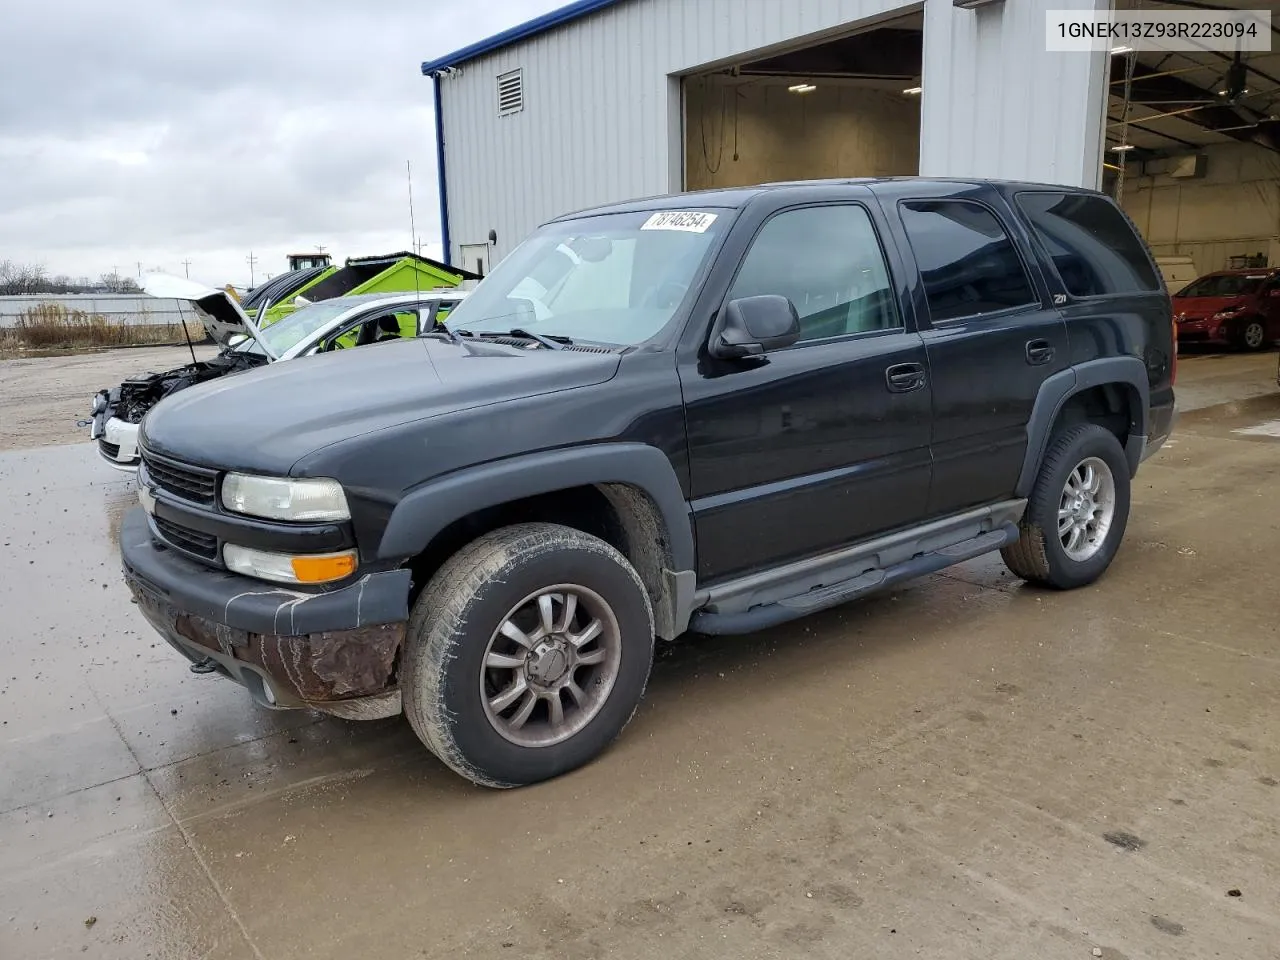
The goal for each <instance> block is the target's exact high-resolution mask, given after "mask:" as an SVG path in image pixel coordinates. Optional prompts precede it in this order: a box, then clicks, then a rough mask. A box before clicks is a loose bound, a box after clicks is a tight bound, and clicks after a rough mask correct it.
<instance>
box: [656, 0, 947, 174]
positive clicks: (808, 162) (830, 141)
mask: <svg viewBox="0 0 1280 960" xmlns="http://www.w3.org/2000/svg"><path fill="white" fill-rule="evenodd" d="M923 40H924V16H923V14H922V13H919V12H916V13H912V14H910V15H907V16H904V17H900V18H897V19H894V20H892V21H888V22H882V23H879V24H877V25H876V26H874V27H871V28H866V29H862V30H859V31H856V32H851V33H847V34H844V35H841V36H838V37H834V38H832V37H825V38H823V39H822V40H820V41H816V42H813V43H810V44H809V45H807V46H802V47H795V48H790V49H787V50H785V51H782V52H778V51H776V50H775V51H770V52H769V53H767V54H762V55H755V56H748V57H745V58H742V59H741V60H740V61H738V62H736V63H733V64H729V65H727V66H726V65H720V66H718V67H717V68H716V69H714V70H708V71H703V72H698V73H694V74H692V75H689V76H686V77H684V78H682V80H681V87H682V99H683V104H684V144H683V147H684V153H683V166H684V188H685V189H686V190H702V189H709V188H716V187H736V186H745V185H748V184H753V183H768V182H771V181H780V180H820V179H826V178H843V177H886V176H914V175H915V174H917V173H918V172H919V169H920V99H921V94H922V88H921V84H920V72H921V64H922V59H923Z"/></svg>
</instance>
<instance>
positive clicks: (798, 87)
mask: <svg viewBox="0 0 1280 960" xmlns="http://www.w3.org/2000/svg"><path fill="white" fill-rule="evenodd" d="M787 89H788V90H790V91H791V92H792V93H813V91H815V90H817V89H818V88H817V87H815V86H814V85H813V84H812V83H793V84H792V85H791V86H789V87H787Z"/></svg>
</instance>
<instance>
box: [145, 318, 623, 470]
mask: <svg viewBox="0 0 1280 960" xmlns="http://www.w3.org/2000/svg"><path fill="white" fill-rule="evenodd" d="M620 360H621V357H620V355H619V354H616V353H604V352H597V353H592V352H585V351H578V350H545V349H537V350H520V349H512V348H501V347H492V346H489V347H486V348H479V349H477V348H475V347H473V346H472V345H470V344H458V343H452V342H449V341H446V340H438V339H435V338H431V337H425V338H419V339H415V340H398V341H393V342H390V343H382V344H376V345H373V346H367V347H357V348H356V349H354V350H343V351H339V352H337V353H330V354H318V355H316V356H310V357H302V358H299V359H297V360H291V361H289V362H288V363H277V364H270V365H268V366H265V367H261V368H259V369H257V370H253V371H250V372H247V373H240V374H236V376H234V377H225V378H222V379H219V380H213V381H210V382H208V383H203V384H199V385H198V386H193V387H190V388H188V389H186V390H183V391H181V392H179V393H175V394H173V395H171V396H169V397H167V398H165V399H164V400H162V401H161V402H160V403H159V404H157V405H156V406H155V408H154V409H152V411H151V412H150V413H148V414H147V417H146V419H145V420H144V421H143V424H142V439H143V443H144V444H145V445H146V447H147V448H148V449H149V450H151V451H152V452H154V453H158V454H161V455H163V456H169V457H173V458H174V459H177V460H182V461H186V462H188V463H196V464H202V465H204V466H208V467H214V468H218V469H237V470H247V471H250V472H258V473H266V474H276V475H284V474H287V473H288V472H289V470H290V469H291V468H292V467H293V465H294V464H296V463H297V462H298V461H299V460H300V459H302V458H303V457H304V456H306V455H307V454H310V453H313V452H315V451H316V450H319V449H320V448H321V447H325V446H328V445H330V444H333V443H337V442H339V441H342V440H347V439H349V438H351V437H354V436H357V435H362V434H369V433H373V432H376V431H378V430H383V429H386V428H388V427H394V426H398V425H400V424H405V423H409V422H412V421H415V420H426V419H430V418H432V417H438V416H441V415H443V414H447V413H454V412H457V411H459V410H465V409H468V408H471V407H480V406H485V405H489V404H498V403H503V402H505V401H511V400H518V399H520V398H522V397H531V396H538V395H541V394H545V393H552V392H555V391H559V390H570V389H574V388H577V387H587V386H591V385H593V384H597V383H603V382H605V381H606V380H608V379H610V378H611V377H612V376H613V375H614V374H615V373H616V372H617V369H618V364H619V362H620Z"/></svg>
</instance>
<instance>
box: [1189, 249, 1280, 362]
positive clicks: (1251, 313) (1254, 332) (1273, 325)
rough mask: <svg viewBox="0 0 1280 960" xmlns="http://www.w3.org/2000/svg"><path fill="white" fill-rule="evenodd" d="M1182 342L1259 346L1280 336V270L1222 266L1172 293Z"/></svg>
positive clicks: (1256, 348)
mask: <svg viewBox="0 0 1280 960" xmlns="http://www.w3.org/2000/svg"><path fill="white" fill-rule="evenodd" d="M1173 316H1174V320H1175V321H1176V322H1177V328H1178V342H1179V343H1217V344H1223V345H1225V346H1232V347H1238V348H1240V349H1242V350H1261V349H1262V348H1263V347H1265V346H1266V345H1267V344H1269V343H1271V342H1273V341H1275V340H1278V339H1280V270H1273V269H1269V268H1264V269H1261V270H1223V271H1222V272H1221V273H1210V274H1207V275H1206V276H1203V277H1201V278H1200V279H1199V280H1196V281H1195V282H1194V283H1192V284H1190V285H1189V286H1186V287H1184V288H1183V289H1182V290H1180V291H1179V292H1178V293H1176V294H1174V296H1173Z"/></svg>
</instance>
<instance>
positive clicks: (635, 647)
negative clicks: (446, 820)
mask: <svg viewBox="0 0 1280 960" xmlns="http://www.w3.org/2000/svg"><path fill="white" fill-rule="evenodd" d="M653 646H654V639H653V613H652V610H651V607H650V604H649V597H648V594H647V593H646V591H645V589H644V585H643V584H642V583H641V581H640V578H639V576H638V575H637V574H636V572H635V570H634V569H633V568H632V566H631V564H629V563H628V562H627V560H626V558H625V557H623V556H622V555H621V554H620V553H618V551H617V550H615V549H614V548H613V547H611V546H609V545H608V544H607V543H605V542H604V541H603V540H600V539H598V538H596V537H593V536H590V535H588V534H585V533H582V532H580V531H578V530H574V529H572V528H569V527H563V526H560V525H558V524H548V523H537V524H520V525H518V526H512V527H505V528H503V529H501V530H497V531H495V532H493V533H491V534H488V535H486V536H484V537H481V538H479V539H478V540H476V541H474V542H473V543H471V544H470V545H468V546H467V547H464V548H463V549H462V550H460V551H459V552H458V553H457V554H455V555H454V556H453V557H452V558H450V559H449V560H448V561H447V562H446V563H445V564H444V566H443V567H441V568H440V570H439V572H437V573H436V575H435V576H434V577H433V578H432V579H431V582H430V583H429V584H428V585H427V588H426V589H425V590H424V591H423V592H422V595H421V597H419V599H418V602H417V604H416V605H415V606H414V610H413V614H412V616H411V618H410V621H409V632H408V636H407V637H406V640H405V659H404V667H403V670H402V671H401V692H402V695H403V698H404V710H405V714H406V715H407V716H408V718H409V722H410V724H411V725H412V726H413V729H414V731H415V732H416V733H417V734H418V736H419V738H420V739H421V740H422V741H423V742H424V743H425V744H426V745H427V746H428V747H429V748H430V749H431V750H432V752H434V753H435V754H436V755H437V756H438V757H439V758H440V759H441V760H443V761H444V762H445V763H446V764H447V765H448V766H449V767H451V768H452V769H453V770H455V771H456V772H457V773H460V774H461V775H462V776H464V777H466V778H467V779H469V780H472V781H474V782H476V783H479V784H482V785H484V786H491V787H515V786H521V785H523V784H528V783H535V782H537V781H539V780H546V779H549V778H550V777H554V776H558V775H559V774H562V773H565V772H567V771H569V770H572V769H574V768H575V767H579V766H581V765H582V764H584V763H586V762H587V761H589V760H591V759H592V758H593V757H595V756H596V755H597V754H598V753H600V752H601V751H602V750H604V749H605V747H607V746H608V745H609V743H610V742H611V741H612V740H613V739H614V738H615V737H617V735H618V734H619V733H621V731H622V728H623V727H624V726H626V724H627V721H628V720H630V719H631V716H632V714H633V713H634V712H635V709H636V706H637V705H638V704H639V702H640V698H641V696H642V694H643V693H644V687H645V684H646V682H647V680H648V677H649V668H650V665H651V664H652V661H653Z"/></svg>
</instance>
